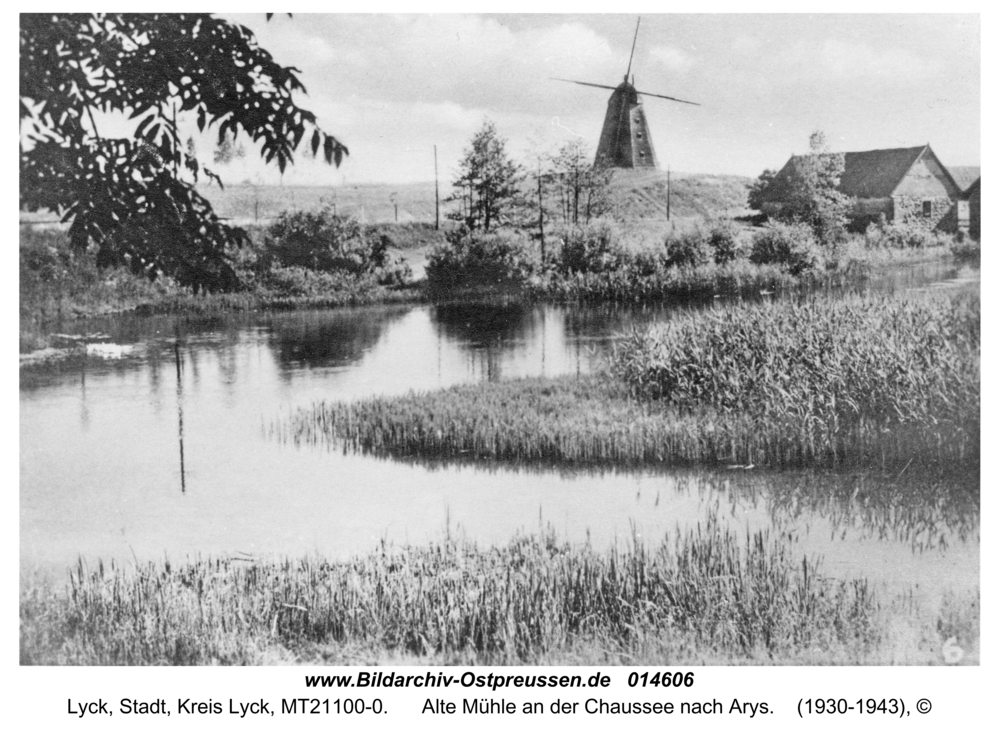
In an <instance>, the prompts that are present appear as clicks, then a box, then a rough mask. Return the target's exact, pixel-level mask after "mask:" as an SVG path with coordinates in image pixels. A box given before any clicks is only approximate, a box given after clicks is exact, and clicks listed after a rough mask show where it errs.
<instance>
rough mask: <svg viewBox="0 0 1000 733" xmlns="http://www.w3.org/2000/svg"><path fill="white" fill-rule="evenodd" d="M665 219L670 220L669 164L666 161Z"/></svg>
mask: <svg viewBox="0 0 1000 733" xmlns="http://www.w3.org/2000/svg"><path fill="white" fill-rule="evenodd" d="M667 221H670V164H669V163H667Z"/></svg>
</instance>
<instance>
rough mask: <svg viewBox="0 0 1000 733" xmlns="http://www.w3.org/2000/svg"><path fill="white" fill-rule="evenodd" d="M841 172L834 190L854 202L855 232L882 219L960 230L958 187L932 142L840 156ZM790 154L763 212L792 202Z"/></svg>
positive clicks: (765, 197) (793, 159) (775, 210)
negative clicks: (842, 166) (913, 146)
mask: <svg viewBox="0 0 1000 733" xmlns="http://www.w3.org/2000/svg"><path fill="white" fill-rule="evenodd" d="M843 156H844V172H843V174H842V175H841V177H840V185H839V186H838V190H839V191H840V192H841V193H843V194H844V195H845V196H848V197H849V198H851V199H852V200H853V210H852V219H853V222H852V223H853V224H854V226H855V227H857V228H864V227H865V226H866V225H867V223H868V222H871V221H876V220H878V219H879V218H880V217H883V216H884V217H885V219H886V221H897V222H898V221H905V222H911V223H917V224H920V225H922V226H925V227H927V228H928V229H939V230H942V231H950V232H954V231H957V229H958V215H957V208H956V202H957V201H958V199H959V196H960V195H961V193H962V188H961V187H960V186H959V185H958V184H957V183H956V182H955V179H954V177H953V176H952V175H951V173H950V172H949V171H948V169H947V168H946V167H945V166H944V165H942V163H941V161H940V160H939V159H938V157H937V155H936V154H935V153H934V151H933V150H932V149H931V146H930V144H928V145H922V146H919V147H915V148H892V149H887V150H866V151H863V152H851V153H843ZM804 157H806V156H796V155H793V156H792V157H791V158H790V159H789V160H788V162H787V163H786V164H785V166H784V167H783V168H782V169H781V170H780V171H778V173H777V174H776V175H775V177H774V178H773V179H772V180H771V183H770V184H769V185H768V187H767V188H766V189H765V190H764V193H763V195H762V199H763V200H764V202H765V203H764V207H763V211H764V213H767V214H774V213H778V212H780V210H781V208H782V206H783V204H784V203H785V202H786V201H788V200H789V199H790V193H791V190H790V187H791V185H792V184H791V181H792V180H794V171H795V170H796V166H797V163H798V161H800V160H801V159H802V158H804Z"/></svg>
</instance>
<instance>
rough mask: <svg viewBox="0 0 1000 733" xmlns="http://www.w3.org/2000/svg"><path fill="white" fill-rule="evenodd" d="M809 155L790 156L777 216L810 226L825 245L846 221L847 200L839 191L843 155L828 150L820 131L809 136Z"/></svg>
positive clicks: (841, 229)
mask: <svg viewBox="0 0 1000 733" xmlns="http://www.w3.org/2000/svg"><path fill="white" fill-rule="evenodd" d="M809 148H810V152H809V154H808V155H799V156H795V157H794V158H792V160H791V161H790V165H789V167H788V177H787V186H788V197H787V200H786V201H785V206H784V207H783V208H782V212H781V216H780V217H779V218H781V219H783V220H786V221H801V222H804V223H806V224H808V225H809V226H811V227H812V229H813V232H814V233H815V234H816V237H817V238H818V239H819V240H820V242H823V243H824V244H829V243H830V242H833V241H835V240H836V239H838V238H839V237H840V236H841V235H842V234H843V232H844V228H845V226H846V224H847V213H848V210H849V208H850V200H849V199H848V197H847V196H845V195H844V194H842V193H841V192H840V190H839V186H840V177H841V176H842V175H843V174H844V154H843V153H831V152H830V151H829V148H828V147H827V144H826V136H825V135H824V134H823V133H822V132H821V131H819V130H817V131H816V132H814V133H813V134H812V135H810V136H809Z"/></svg>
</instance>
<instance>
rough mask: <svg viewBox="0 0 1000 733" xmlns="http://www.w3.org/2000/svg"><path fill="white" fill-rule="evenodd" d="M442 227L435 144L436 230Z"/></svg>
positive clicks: (435, 147) (435, 148)
mask: <svg viewBox="0 0 1000 733" xmlns="http://www.w3.org/2000/svg"><path fill="white" fill-rule="evenodd" d="M440 228H441V204H440V201H439V197H438V146H437V145H435V146H434V231H437V230H438V229H440Z"/></svg>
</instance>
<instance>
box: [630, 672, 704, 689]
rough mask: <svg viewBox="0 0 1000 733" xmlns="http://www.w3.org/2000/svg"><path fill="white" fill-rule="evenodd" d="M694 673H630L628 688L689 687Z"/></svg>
mask: <svg viewBox="0 0 1000 733" xmlns="http://www.w3.org/2000/svg"><path fill="white" fill-rule="evenodd" d="M693 685H694V672H654V673H653V674H650V673H649V672H632V673H631V674H630V675H629V676H628V686H629V687H691V686H693Z"/></svg>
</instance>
